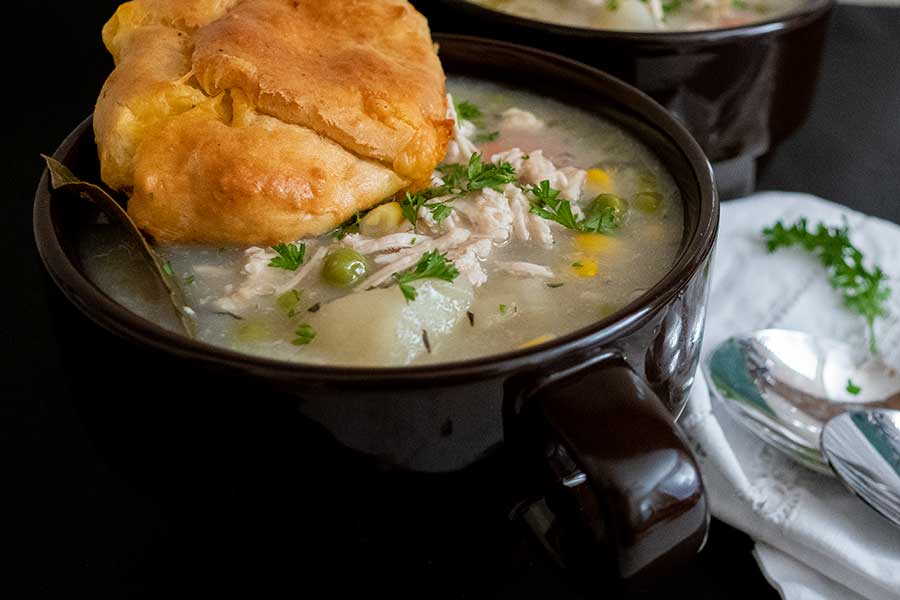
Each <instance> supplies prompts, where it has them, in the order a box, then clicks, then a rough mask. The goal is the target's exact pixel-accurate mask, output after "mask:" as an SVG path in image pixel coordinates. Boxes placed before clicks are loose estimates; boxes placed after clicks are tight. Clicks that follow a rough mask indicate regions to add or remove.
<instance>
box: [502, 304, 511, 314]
mask: <svg viewBox="0 0 900 600" xmlns="http://www.w3.org/2000/svg"><path fill="white" fill-rule="evenodd" d="M508 308H509V307H508V306H506V305H505V304H501V305H500V314H501V315H505V314H506V311H507V309H508Z"/></svg>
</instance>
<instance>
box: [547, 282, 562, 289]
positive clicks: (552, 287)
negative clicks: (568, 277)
mask: <svg viewBox="0 0 900 600" xmlns="http://www.w3.org/2000/svg"><path fill="white" fill-rule="evenodd" d="M563 285H565V284H563V283H548V284H547V287H548V288H551V289H554V290H555V289H556V288H561V287H562V286H563Z"/></svg>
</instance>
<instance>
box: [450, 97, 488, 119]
mask: <svg viewBox="0 0 900 600" xmlns="http://www.w3.org/2000/svg"><path fill="white" fill-rule="evenodd" d="M453 107H454V108H455V109H456V118H457V119H458V120H460V121H475V120H477V119H480V118H481V109H480V108H478V107H477V106H475V105H474V104H472V103H471V102H469V101H467V100H463V101H462V102H457V101H456V100H454V101H453Z"/></svg>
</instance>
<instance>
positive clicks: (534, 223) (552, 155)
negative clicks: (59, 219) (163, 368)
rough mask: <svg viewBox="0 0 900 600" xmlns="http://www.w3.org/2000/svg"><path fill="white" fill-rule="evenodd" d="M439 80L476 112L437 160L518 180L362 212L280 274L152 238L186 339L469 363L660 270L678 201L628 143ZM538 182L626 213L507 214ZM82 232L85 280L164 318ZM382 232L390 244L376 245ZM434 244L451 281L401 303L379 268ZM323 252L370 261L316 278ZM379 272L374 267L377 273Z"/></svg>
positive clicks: (611, 305)
mask: <svg viewBox="0 0 900 600" xmlns="http://www.w3.org/2000/svg"><path fill="white" fill-rule="evenodd" d="M448 88H449V90H450V92H451V93H452V94H453V96H454V98H455V100H456V102H457V103H458V105H461V106H462V107H463V109H464V110H467V111H468V112H469V113H471V107H472V106H477V107H478V108H479V109H480V112H481V115H480V116H478V117H472V119H471V121H469V122H466V121H463V120H460V122H459V127H458V131H457V136H456V138H455V139H454V140H453V141H452V142H451V144H450V148H449V150H448V156H447V160H448V161H451V162H453V161H455V162H459V163H461V164H463V165H468V164H469V160H471V159H470V157H469V156H468V155H469V154H470V153H471V150H472V148H471V147H470V146H468V144H469V143H470V142H471V143H474V144H475V145H476V146H477V151H478V153H480V154H481V156H483V160H484V163H489V162H490V161H493V163H494V164H502V163H503V162H509V163H510V164H515V165H518V167H517V168H516V172H517V176H518V180H519V181H518V182H516V183H507V184H504V185H498V186H496V187H497V191H494V190H489V191H488V190H484V189H482V190H478V191H472V192H469V193H468V194H465V193H454V194H451V195H450V196H451V197H450V198H449V199H447V200H446V201H445V204H446V206H447V207H449V208H450V209H451V210H450V216H447V217H446V218H445V219H444V220H443V221H441V222H440V223H436V222H435V221H434V219H433V218H432V217H429V215H433V214H434V213H432V212H431V209H430V208H429V207H427V206H426V207H424V208H420V209H419V211H418V220H417V226H416V228H415V229H412V225H411V224H410V223H409V222H408V220H404V221H402V222H395V223H394V224H393V229H389V230H387V231H385V230H383V229H381V230H380V229H378V227H377V226H378V225H379V223H378V222H375V221H373V220H372V218H371V215H373V214H375V213H370V214H369V215H367V216H364V217H362V226H361V227H360V230H359V231H356V229H355V228H352V227H351V228H348V231H349V233H347V232H346V231H345V232H344V233H346V235H344V237H340V238H339V237H337V236H336V235H325V236H320V237H318V238H314V239H306V240H303V241H302V242H303V243H304V244H305V246H304V249H305V257H304V261H303V263H302V264H301V265H299V266H298V268H297V269H296V270H294V271H291V270H285V269H282V268H277V267H273V266H270V263H271V262H272V260H273V258H277V256H278V255H277V254H276V253H275V252H274V251H273V250H272V249H269V248H251V249H246V248H206V247H162V248H160V249H159V250H160V252H161V254H162V255H163V256H164V258H165V259H166V260H168V261H169V262H170V264H171V267H172V269H173V270H174V272H175V273H176V274H177V275H178V277H179V279H180V281H182V283H183V286H182V287H183V289H184V292H185V294H186V297H187V300H188V303H189V305H190V306H189V307H188V308H187V309H186V310H187V311H188V312H189V314H192V315H195V318H196V323H197V336H198V338H199V339H201V340H203V341H205V342H208V343H210V344H213V345H216V346H222V347H226V348H231V349H235V350H238V351H241V352H245V353H248V354H255V355H261V356H267V357H273V358H278V359H283V360H288V361H296V362H303V363H316V364H336V365H358V366H386V365H406V364H422V363H434V362H444V361H451V360H462V359H470V358H476V357H480V356H485V355H490V354H496V353H500V352H505V351H510V350H514V349H517V348H522V347H528V346H533V345H538V344H540V343H542V342H545V341H548V340H551V339H553V338H555V337H558V336H561V335H565V334H567V333H569V332H572V331H574V330H576V329H579V328H581V327H584V326H587V325H590V324H592V323H594V322H596V321H598V320H600V319H602V318H604V317H606V316H608V315H610V314H611V313H613V312H615V311H616V310H618V309H620V308H622V307H623V306H625V305H626V304H628V303H629V302H631V301H633V300H635V299H636V298H637V297H638V296H640V295H641V294H642V293H644V292H645V291H646V290H648V289H649V288H650V287H651V286H653V285H654V284H655V283H656V282H657V281H659V280H660V279H661V278H662V277H663V276H664V275H665V274H666V273H667V272H668V271H669V269H670V268H671V266H672V265H673V263H674V261H675V258H676V255H677V253H678V251H679V248H680V245H681V239H682V232H683V214H682V207H681V199H680V196H679V192H678V190H677V188H676V186H675V184H674V182H673V180H672V178H671V177H670V175H669V174H667V173H666V172H665V170H664V169H663V168H662V165H661V164H660V163H659V161H658V160H657V159H656V158H655V157H654V156H653V155H652V154H651V153H650V152H648V151H647V150H646V149H645V148H644V147H643V146H642V145H640V144H639V143H638V142H637V141H636V140H634V139H633V138H631V137H630V136H628V135H626V134H625V133H624V132H623V131H622V130H620V129H619V128H617V127H616V126H614V125H612V124H611V123H608V122H606V121H604V120H602V119H599V118H597V117H595V116H592V115H590V114H588V113H586V112H583V111H581V110H578V109H574V108H572V107H568V106H565V105H563V104H560V103H558V102H555V101H552V100H548V99H543V98H540V97H538V96H536V95H533V94H529V93H525V92H522V91H519V90H513V89H510V88H507V87H502V86H499V85H495V84H491V83H487V82H483V81H477V80H471V79H464V78H450V80H449V81H448ZM470 116H471V114H470ZM467 148H468V150H467ZM464 168H465V167H464ZM439 175H440V173H436V177H437V176H439ZM544 177H547V179H548V180H551V181H552V182H553V183H554V186H553V187H554V188H557V187H558V188H559V189H560V194H559V198H566V199H569V200H571V201H572V202H571V206H572V208H573V212H574V213H575V214H576V218H580V219H586V218H587V217H588V216H589V215H590V214H592V213H591V212H590V207H591V206H592V201H593V199H594V198H595V197H597V196H598V195H600V194H614V195H616V196H617V197H620V198H621V199H624V200H625V202H626V204H627V212H626V213H625V215H624V217H622V218H621V219H620V221H619V222H618V227H617V228H616V229H615V230H614V231H612V232H611V233H609V234H604V233H584V232H578V231H576V230H573V229H567V228H566V227H564V226H562V225H559V224H557V223H555V222H553V221H551V220H547V219H545V218H542V217H540V216H538V215H535V214H532V213H530V212H529V211H528V209H529V208H530V206H532V204H526V205H525V209H524V211H522V210H521V209H522V207H521V206H519V211H518V212H516V211H515V210H511V207H512V208H515V207H514V202H531V203H533V202H534V196H532V195H531V192H529V190H530V187H529V186H532V185H539V184H540V181H542V180H543V178H544ZM441 182H442V180H441V179H434V180H433V182H432V185H433V186H435V185H439V184H440V183H441ZM456 196H458V197H456ZM442 198H443V197H442ZM442 198H436V199H435V200H432V201H431V202H432V207H433V206H434V202H436V201H440V200H442ZM526 198H527V200H526ZM492 203H495V204H496V207H497V208H496V210H495V209H494V204H492ZM386 206H387V205H386ZM388 208H395V207H393V205H392V206H390V207H388ZM397 210H399V209H397ZM504 211H505V212H504ZM582 212H584V214H581V213H582ZM507 213H508V214H507ZM504 219H505V220H504ZM510 219H512V221H511V222H510ZM372 223H375V225H376V227H375V229H374V230H373V225H372ZM381 225H383V223H382V224H381ZM92 231H93V233H92V234H90V235H86V236H85V241H84V244H83V247H82V254H83V257H82V258H83V261H84V263H85V264H86V267H87V270H88V274H89V276H90V277H91V278H92V279H93V280H94V281H95V282H96V283H97V284H98V285H99V286H100V287H101V288H102V289H104V290H105V291H106V292H107V293H108V294H110V295H111V296H112V297H113V298H115V299H116V300H118V301H119V302H121V303H123V304H124V305H125V306H127V307H128V308H129V309H131V310H133V311H135V312H137V313H139V314H142V315H145V316H146V317H147V318H149V319H151V320H153V321H155V322H159V323H163V324H164V325H166V326H168V327H169V328H174V327H175V324H174V320H172V318H171V316H170V315H168V314H167V311H165V310H160V309H159V308H158V306H159V302H160V296H159V295H158V292H156V295H154V293H151V292H150V291H148V285H147V283H146V279H147V278H146V271H145V269H141V268H137V267H136V264H135V261H136V260H137V256H136V254H135V253H134V252H133V251H132V252H129V251H128V249H127V248H126V247H124V246H122V245H121V243H120V242H118V241H117V240H116V239H113V236H111V235H110V234H109V232H108V228H104V227H97V228H94V229H93V230H92ZM373 231H378V232H380V233H381V234H383V235H380V236H379V235H373V234H372V232H373ZM391 236H394V237H391ZM454 236H457V237H458V238H459V239H463V242H459V241H454V240H455V238H454ZM523 236H525V237H529V238H530V239H527V240H526V239H523ZM395 238H396V239H400V238H402V239H403V241H404V242H403V243H402V244H399V242H398V244H399V245H396V246H392V245H391V244H389V243H388V242H390V241H391V240H394V239H395ZM299 242H300V241H298V244H299ZM296 247H298V246H295V248H296ZM374 247H382V249H380V250H372V248H374ZM434 247H436V248H437V249H438V250H439V251H441V252H444V253H445V254H446V258H447V260H449V261H452V265H453V266H455V268H456V269H457V270H458V271H459V275H458V276H457V277H455V278H454V279H453V281H452V283H451V282H449V281H443V280H440V279H434V278H426V279H421V280H419V281H416V282H415V283H412V284H410V285H411V286H412V287H413V288H414V289H415V290H416V296H417V297H416V298H415V299H414V300H411V301H410V300H408V299H407V298H406V297H405V296H404V293H402V291H401V289H400V288H399V287H398V285H397V283H396V282H395V281H394V280H393V278H392V277H390V275H392V272H406V271H409V270H411V268H414V267H415V265H416V262H417V261H418V260H419V259H420V257H421V256H422V255H423V254H425V252H426V251H427V250H429V249H431V248H434ZM338 248H354V249H356V250H357V251H359V253H360V254H362V255H363V256H364V257H365V259H366V262H367V263H368V265H369V270H368V275H367V278H366V279H363V280H362V281H361V283H359V284H358V285H356V286H355V287H353V288H352V289H348V288H341V287H334V286H333V285H330V284H329V283H327V282H326V281H325V280H324V279H323V275H322V273H323V264H324V263H323V260H324V259H325V257H327V256H329V255H330V254H332V253H333V252H334V251H335V250H336V249H338ZM370 250H371V251H370ZM403 256H409V257H410V258H409V260H407V261H406V263H403V262H392V261H399V260H400V259H401V257H403ZM410 260H412V261H413V262H412V264H410V262H409V261H410ZM394 265H401V266H402V267H403V268H400V267H397V268H396V269H394ZM403 265H408V266H403ZM379 273H383V274H386V275H385V277H383V278H382V279H381V280H379V278H378V274H379ZM370 288H372V289H370ZM298 344H299V345H298Z"/></svg>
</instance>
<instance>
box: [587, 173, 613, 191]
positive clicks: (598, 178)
mask: <svg viewBox="0 0 900 600" xmlns="http://www.w3.org/2000/svg"><path fill="white" fill-rule="evenodd" d="M586 181H587V184H588V186H589V187H590V188H591V189H592V190H594V191H598V192H606V191H609V187H610V185H611V184H612V178H611V177H610V176H609V173H608V172H606V171H604V170H603V169H588V171H587V180H586Z"/></svg>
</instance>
